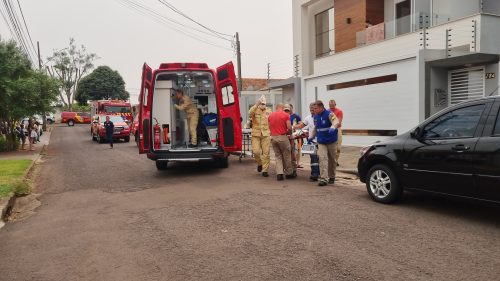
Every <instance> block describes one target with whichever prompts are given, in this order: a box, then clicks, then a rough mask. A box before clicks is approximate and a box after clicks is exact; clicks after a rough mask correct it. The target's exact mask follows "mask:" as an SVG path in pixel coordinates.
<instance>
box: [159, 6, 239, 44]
mask: <svg viewBox="0 0 500 281" xmlns="http://www.w3.org/2000/svg"><path fill="white" fill-rule="evenodd" d="M158 2H160V3H162V4H163V5H165V6H167V7H168V8H169V9H171V10H172V11H174V12H176V13H177V14H179V15H181V16H183V17H185V18H186V19H188V20H190V21H192V22H194V23H195V24H197V25H199V26H201V27H203V28H204V29H206V30H208V31H210V32H212V33H214V34H218V35H223V36H227V37H233V36H232V35H229V34H225V33H222V32H218V31H215V30H213V29H211V28H209V27H207V26H205V25H203V24H201V23H199V22H198V21H196V20H194V19H193V18H191V17H189V16H188V15H186V14H184V13H183V12H182V11H180V10H179V9H177V8H176V7H175V6H174V5H172V4H170V3H168V2H167V1H164V0H158ZM219 37H220V38H221V39H224V40H228V41H231V40H229V39H226V38H223V37H222V36H219Z"/></svg>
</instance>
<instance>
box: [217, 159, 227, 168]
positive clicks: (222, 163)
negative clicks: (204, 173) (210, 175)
mask: <svg viewBox="0 0 500 281" xmlns="http://www.w3.org/2000/svg"><path fill="white" fill-rule="evenodd" d="M216 162H217V164H218V166H219V168H222V169H226V168H227V167H229V158H228V157H221V158H218V159H217V160H216Z"/></svg>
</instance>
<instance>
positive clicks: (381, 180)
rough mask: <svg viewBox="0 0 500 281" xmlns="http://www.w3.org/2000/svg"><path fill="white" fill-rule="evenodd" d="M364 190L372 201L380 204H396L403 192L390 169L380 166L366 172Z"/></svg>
mask: <svg viewBox="0 0 500 281" xmlns="http://www.w3.org/2000/svg"><path fill="white" fill-rule="evenodd" d="M366 189H367V191H368V194H370V196H371V197H372V199H373V200H375V201H377V202H380V203H393V202H396V201H397V200H399V199H400V197H401V194H402V191H403V189H402V188H401V186H400V185H399V182H398V180H397V178H396V176H395V175H394V172H393V171H392V170H391V168H389V167H388V166H386V165H382V164H379V165H375V166H373V167H372V168H371V169H370V170H369V171H368V178H367V180H366Z"/></svg>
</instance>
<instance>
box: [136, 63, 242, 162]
mask: <svg viewBox="0 0 500 281" xmlns="http://www.w3.org/2000/svg"><path fill="white" fill-rule="evenodd" d="M177 89H181V90H183V92H184V95H188V96H189V97H190V98H191V100H192V102H193V104H195V105H196V107H197V109H198V112H199V113H200V114H199V115H200V117H199V122H198V128H197V138H198V146H197V147H189V146H188V144H189V143H190V141H189V137H190V136H189V128H188V123H187V118H186V113H185V112H184V111H180V110H177V109H176V108H175V107H174V105H175V104H176V103H177V100H176V98H175V91H176V90H177ZM138 118H139V122H138V127H139V128H138V131H139V144H138V146H139V153H140V154H147V157H148V158H149V159H151V160H154V161H155V162H156V167H157V168H158V169H159V170H164V169H167V166H168V163H169V162H176V161H177V162H191V161H214V162H215V163H217V164H218V165H219V166H220V167H222V168H226V167H227V166H228V156H229V153H231V152H236V151H241V141H242V132H241V114H240V106H239V99H238V89H237V86H236V76H235V73H234V67H233V64H232V63H231V62H229V63H227V64H225V65H223V66H220V67H218V68H217V69H216V70H213V69H210V68H209V67H208V66H207V64H205V63H162V64H161V65H160V67H159V68H158V69H156V70H152V69H151V68H150V67H149V66H148V65H147V64H144V66H143V71H142V84H141V92H140V96H139V115H138Z"/></svg>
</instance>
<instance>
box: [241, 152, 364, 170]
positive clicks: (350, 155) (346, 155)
mask: <svg viewBox="0 0 500 281" xmlns="http://www.w3.org/2000/svg"><path fill="white" fill-rule="evenodd" d="M360 150H361V147H358V146H342V149H341V151H340V158H339V164H340V165H339V166H338V167H337V171H338V172H341V173H345V174H351V175H357V174H358V159H359V156H360ZM270 156H271V161H272V162H274V160H275V159H274V151H273V150H272V148H271V155H270ZM243 159H252V160H253V157H252V152H250V151H246V153H245V156H244V157H243ZM300 165H301V166H302V167H304V169H307V170H310V169H311V165H310V158H309V155H305V154H304V155H302V156H301V157H300Z"/></svg>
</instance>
